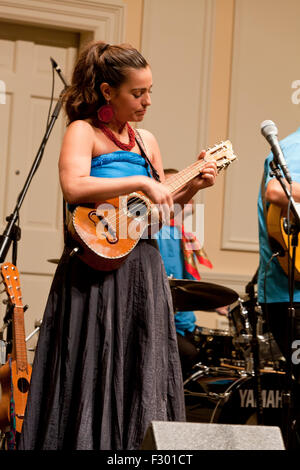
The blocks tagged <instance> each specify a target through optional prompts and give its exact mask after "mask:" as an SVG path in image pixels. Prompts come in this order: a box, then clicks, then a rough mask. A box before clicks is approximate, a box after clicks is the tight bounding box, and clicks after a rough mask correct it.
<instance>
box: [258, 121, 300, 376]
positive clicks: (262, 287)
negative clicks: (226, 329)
mask: <svg viewBox="0 0 300 470" xmlns="http://www.w3.org/2000/svg"><path fill="white" fill-rule="evenodd" d="M280 146H281V149H282V152H283V155H284V157H285V160H286V162H287V166H288V169H289V171H290V174H291V177H292V181H293V183H292V195H293V198H294V200H295V201H296V202H300V128H299V129H298V130H296V132H294V133H292V134H290V135H289V136H288V137H286V138H285V139H283V140H282V141H281V142H280ZM272 159H273V154H272V153H270V154H269V155H268V157H267V158H266V160H265V164H264V175H263V182H262V185H261V188H260V191H259V197H258V224H259V255H260V264H259V271H258V302H259V303H260V305H261V306H262V309H263V312H264V314H265V318H266V322H267V327H268V328H269V331H271V332H272V333H273V336H274V338H275V340H276V342H277V344H278V346H279V348H280V349H281V352H282V353H283V355H284V356H285V358H286V360H288V361H292V356H291V351H292V349H291V347H292V342H293V341H294V340H296V339H298V340H299V339H300V282H296V283H295V289H294V298H293V300H294V307H295V319H294V327H293V331H292V332H291V333H292V334H291V336H289V331H290V330H289V327H290V324H289V314H288V308H289V305H290V294H289V281H288V276H287V274H286V273H285V272H284V270H283V269H282V267H281V266H280V263H279V261H278V259H277V258H276V257H275V258H273V259H272V260H271V258H272V255H273V251H272V247H271V244H270V240H269V234H268V230H267V224H266V214H267V211H268V209H269V206H270V204H275V205H277V206H279V207H281V208H283V209H287V207H288V199H287V197H286V195H285V193H284V191H283V189H282V187H281V185H280V183H279V181H278V180H277V179H276V178H275V177H272V176H271V175H270V162H271V160H272ZM285 184H286V185H287V188H288V189H290V185H289V184H288V183H287V182H286V180H285ZM271 243H272V242H271ZM275 248H277V247H275ZM275 251H276V249H275ZM294 365H295V364H294ZM294 369H295V370H294V372H295V373H296V375H297V376H299V372H297V369H299V367H298V368H297V367H296V368H294Z"/></svg>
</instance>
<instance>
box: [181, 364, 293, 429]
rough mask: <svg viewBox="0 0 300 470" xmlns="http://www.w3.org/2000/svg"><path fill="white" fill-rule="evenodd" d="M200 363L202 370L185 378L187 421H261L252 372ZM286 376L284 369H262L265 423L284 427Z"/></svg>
mask: <svg viewBox="0 0 300 470" xmlns="http://www.w3.org/2000/svg"><path fill="white" fill-rule="evenodd" d="M197 367H198V368H199V370H198V371H196V372H194V373H193V374H192V375H191V376H190V377H189V378H187V379H186V380H185V382H184V395H185V403H186V415H187V421H190V422H210V423H224V424H259V423H258V416H257V404H256V393H255V377H254V376H253V375H251V374H245V371H244V370H243V368H237V367H233V366H231V365H224V366H223V365H222V367H212V368H208V369H207V368H206V369H203V366H202V365H201V364H200V365H198V366H197ZM195 368H196V367H195ZM284 380H285V373H284V372H278V371H274V370H261V384H262V407H263V413H264V422H265V425H276V426H279V427H281V428H282V427H283V424H284V403H283V401H284V396H283V395H284V393H283V387H282V384H283V382H284ZM295 386H296V384H295Z"/></svg>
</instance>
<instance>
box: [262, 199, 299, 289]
mask: <svg viewBox="0 0 300 470" xmlns="http://www.w3.org/2000/svg"><path fill="white" fill-rule="evenodd" d="M285 218H286V209H283V208H282V207H279V206H277V205H276V204H270V206H269V208H268V213H267V230H268V235H269V241H270V244H271V245H272V247H273V249H274V250H273V251H281V253H282V254H283V256H278V257H277V259H278V262H279V264H280V266H281V268H282V269H283V271H284V272H285V274H286V275H287V276H288V274H289V262H290V266H291V262H292V257H293V247H292V235H287V233H286V231H285V225H284V222H285ZM292 221H293V215H291V222H292ZM289 239H290V240H289ZM299 242H300V240H299V237H298V244H299V246H300V243H299ZM294 277H295V280H296V281H300V255H299V252H298V250H297V251H296V259H295V270H294Z"/></svg>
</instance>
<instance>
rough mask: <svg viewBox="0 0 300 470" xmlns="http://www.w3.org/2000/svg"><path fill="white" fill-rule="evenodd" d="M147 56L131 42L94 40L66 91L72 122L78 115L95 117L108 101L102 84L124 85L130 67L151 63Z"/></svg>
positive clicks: (90, 43)
mask: <svg viewBox="0 0 300 470" xmlns="http://www.w3.org/2000/svg"><path fill="white" fill-rule="evenodd" d="M147 65H148V63H147V61H146V60H145V59H144V57H143V56H142V55H141V54H140V53H139V52H138V51H137V50H136V49H134V48H133V47H132V46H130V45H128V44H120V45H116V46H114V45H109V44H106V43H104V42H102V41H92V42H89V43H88V44H86V46H85V47H84V48H83V50H82V51H81V53H80V55H79V58H78V60H77V63H76V65H75V68H74V71H73V76H72V82H71V85H70V86H69V87H68V88H67V90H66V92H65V93H64V104H65V110H66V114H67V116H68V120H69V123H71V122H72V121H75V120H76V119H87V118H91V119H95V117H96V113H97V110H98V108H99V107H100V106H102V105H103V104H105V99H104V97H103V96H102V93H101V90H100V85H101V83H104V82H106V83H108V84H109V85H110V86H112V87H113V88H118V87H120V86H121V85H122V84H123V83H124V82H125V81H126V79H127V74H128V71H129V69H131V68H133V69H140V68H145V67H147Z"/></svg>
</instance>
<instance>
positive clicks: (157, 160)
mask: <svg viewBox="0 0 300 470" xmlns="http://www.w3.org/2000/svg"><path fill="white" fill-rule="evenodd" d="M139 132H140V134H141V136H142V138H143V140H144V143H145V146H146V150H147V153H148V155H150V157H151V163H152V164H153V166H154V168H155V169H156V170H157V172H158V174H159V176H160V179H161V181H162V183H165V175H164V170H163V163H162V157H161V153H160V149H159V146H158V143H157V141H156V139H155V137H154V136H153V134H151V132H148V131H146V130H144V129H140V130H139ZM204 157H205V151H202V152H201V153H200V155H199V156H198V159H199V160H200V159H202V158H204ZM216 174H217V165H216V163H215V162H208V163H207V164H206V165H205V166H204V167H203V169H202V172H201V176H197V177H195V178H194V179H192V180H191V181H190V182H189V183H188V184H187V185H186V186H185V187H184V188H182V189H181V190H180V191H177V192H176V193H174V194H173V201H174V203H178V204H181V205H182V204H186V203H188V202H189V201H190V200H191V199H192V197H193V196H194V195H195V194H196V193H197V192H198V191H199V190H201V189H204V188H207V187H209V186H212V185H213V184H214V183H215V179H216Z"/></svg>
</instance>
